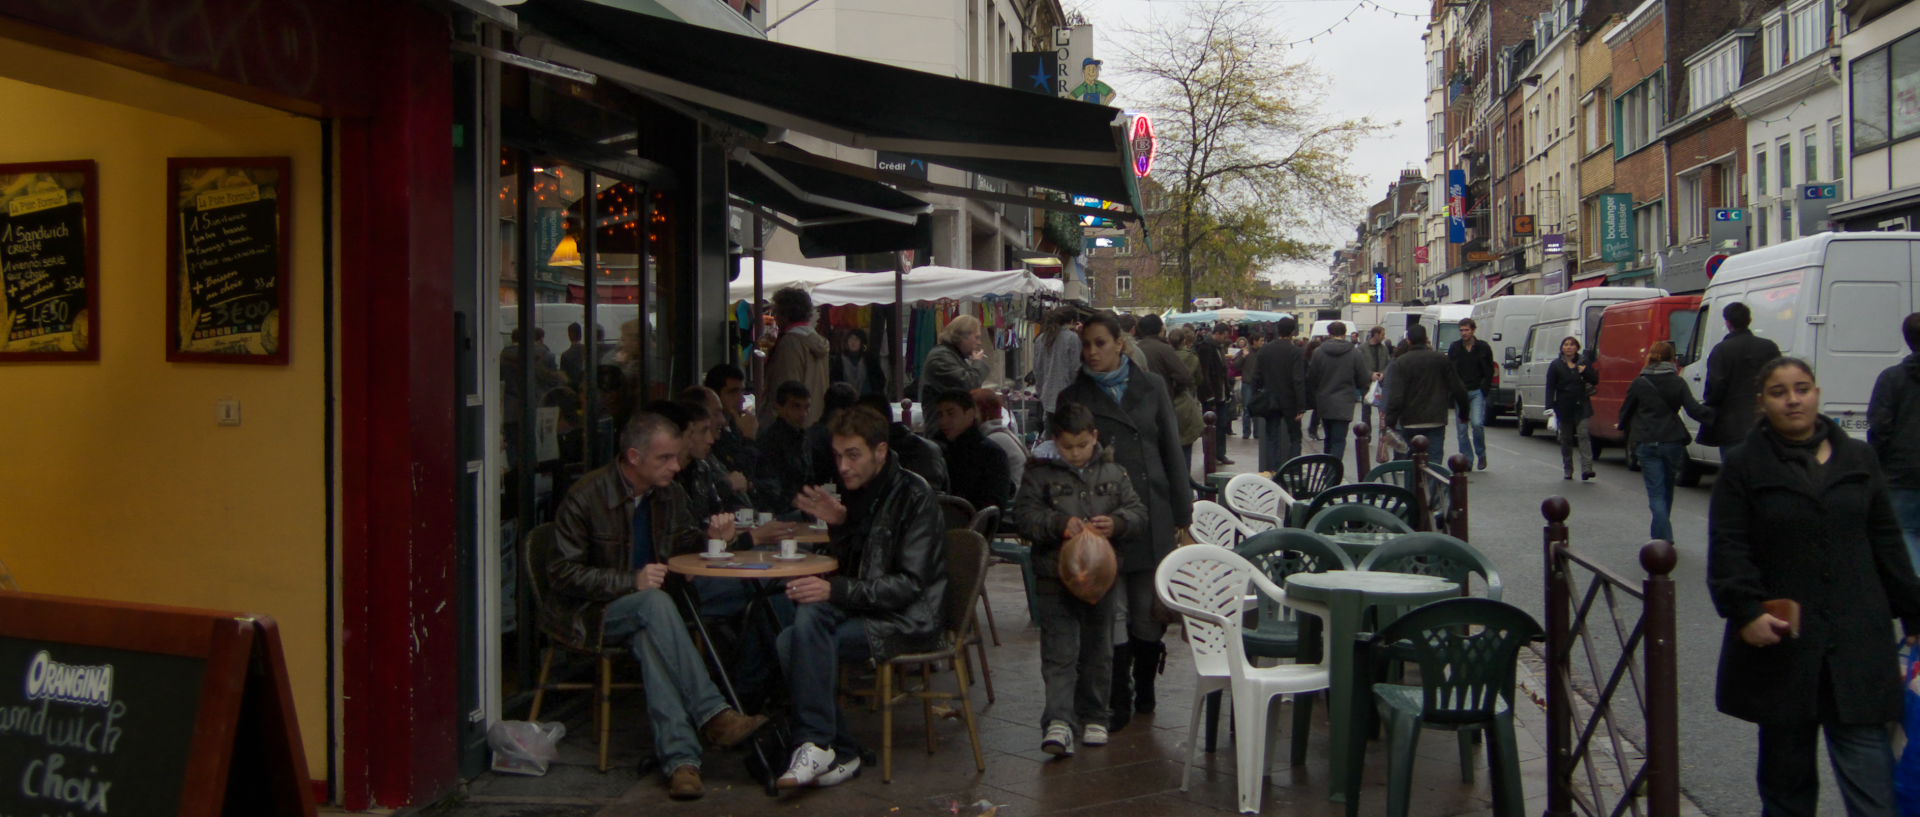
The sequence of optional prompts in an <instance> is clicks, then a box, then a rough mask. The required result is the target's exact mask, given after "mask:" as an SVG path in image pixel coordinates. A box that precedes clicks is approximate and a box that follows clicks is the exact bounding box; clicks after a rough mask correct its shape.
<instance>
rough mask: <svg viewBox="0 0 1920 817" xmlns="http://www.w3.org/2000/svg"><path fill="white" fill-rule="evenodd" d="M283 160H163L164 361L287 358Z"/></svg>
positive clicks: (287, 172)
mask: <svg viewBox="0 0 1920 817" xmlns="http://www.w3.org/2000/svg"><path fill="white" fill-rule="evenodd" d="M290 170H291V162H290V161H289V160H287V159H286V158H261V159H168V160H167V174H168V178H169V179H171V180H172V182H173V184H172V188H171V190H170V191H169V196H168V199H167V203H168V206H169V211H170V212H169V213H168V220H167V259H168V280H167V343H168V346H167V359H168V360H177V361H210V362H223V363H285V362H287V341H288V337H287V315H288V309H287V303H288V293H289V291H290V283H289V281H288V279H287V236H288V231H289V229H290V225H289V222H288V220H287V205H288V202H289V199H290V195H289V190H288V177H289V176H290V175H291V173H290Z"/></svg>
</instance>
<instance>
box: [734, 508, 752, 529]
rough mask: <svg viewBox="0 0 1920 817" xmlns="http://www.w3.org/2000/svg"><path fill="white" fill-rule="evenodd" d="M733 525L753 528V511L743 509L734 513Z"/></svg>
mask: <svg viewBox="0 0 1920 817" xmlns="http://www.w3.org/2000/svg"><path fill="white" fill-rule="evenodd" d="M733 524H734V526H735V527H741V528H750V527H753V509H752V508H741V509H740V510H737V511H734V512H733Z"/></svg>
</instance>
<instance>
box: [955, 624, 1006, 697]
mask: <svg viewBox="0 0 1920 817" xmlns="http://www.w3.org/2000/svg"><path fill="white" fill-rule="evenodd" d="M993 643H994V646H999V644H1000V642H998V641H995V642H993ZM973 651H974V652H975V653H976V654H978V655H979V656H980V681H981V683H983V684H985V685H986V687H987V703H993V702H994V696H993V668H992V667H990V666H988V665H987V645H986V642H984V641H980V640H977V639H976V640H975V641H974V642H973ZM961 652H962V653H965V652H966V651H965V650H961ZM972 683H973V679H972V678H968V679H967V686H968V687H970V686H972ZM965 688H966V687H962V689H963V690H964V689H965Z"/></svg>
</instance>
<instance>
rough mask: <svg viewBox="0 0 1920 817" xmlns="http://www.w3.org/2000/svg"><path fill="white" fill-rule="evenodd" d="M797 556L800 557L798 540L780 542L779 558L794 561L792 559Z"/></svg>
mask: <svg viewBox="0 0 1920 817" xmlns="http://www.w3.org/2000/svg"><path fill="white" fill-rule="evenodd" d="M799 556H800V540H798V539H782V540H780V558H782V559H794V558H798V557H799Z"/></svg>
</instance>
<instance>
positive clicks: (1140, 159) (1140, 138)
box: [1128, 115, 1160, 178]
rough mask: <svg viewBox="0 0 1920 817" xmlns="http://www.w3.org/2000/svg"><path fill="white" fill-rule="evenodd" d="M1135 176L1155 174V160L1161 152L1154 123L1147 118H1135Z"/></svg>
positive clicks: (1131, 140) (1133, 140)
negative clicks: (1154, 136)
mask: <svg viewBox="0 0 1920 817" xmlns="http://www.w3.org/2000/svg"><path fill="white" fill-rule="evenodd" d="M1128 141H1130V142H1132V143H1133V175H1135V176H1140V177H1143V178H1144V177H1145V176H1146V175H1147V174H1148V173H1152V172H1153V159H1154V156H1155V154H1157V153H1158V152H1159V150H1160V142H1159V140H1157V139H1155V138H1153V122H1152V121H1151V120H1149V119H1147V117H1146V116H1144V115H1142V116H1135V117H1134V118H1133V136H1132V137H1130V138H1129V140H1128Z"/></svg>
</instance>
